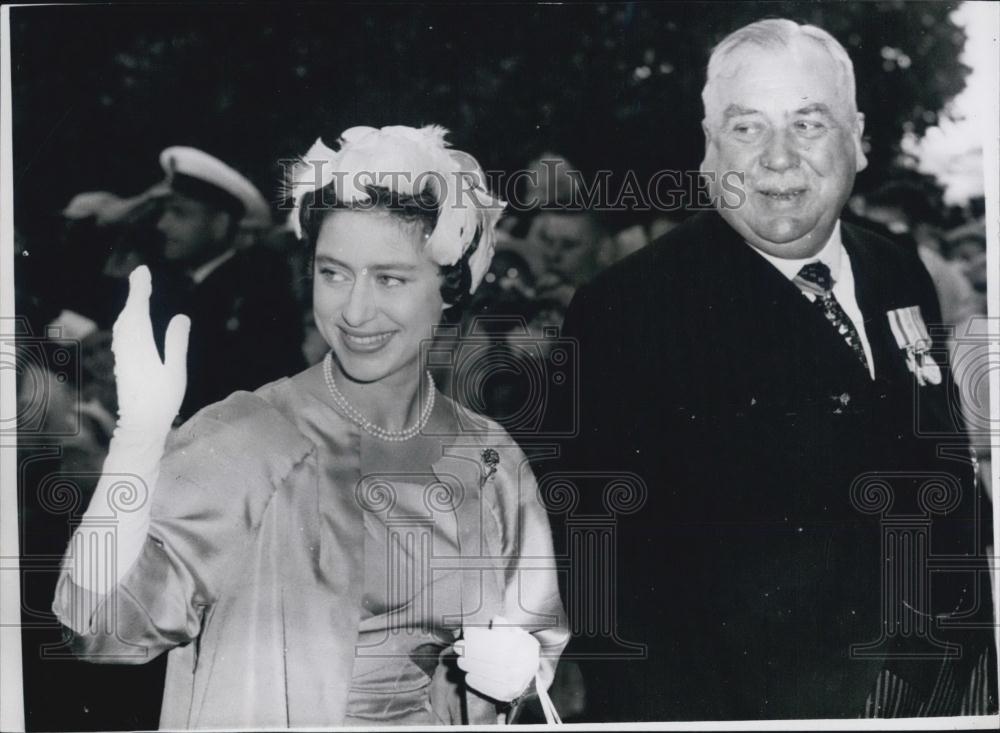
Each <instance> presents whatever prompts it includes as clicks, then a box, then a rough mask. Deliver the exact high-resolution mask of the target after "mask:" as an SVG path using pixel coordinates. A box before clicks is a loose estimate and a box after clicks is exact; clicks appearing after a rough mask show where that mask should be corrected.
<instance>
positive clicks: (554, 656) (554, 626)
mask: <svg viewBox="0 0 1000 733" xmlns="http://www.w3.org/2000/svg"><path fill="white" fill-rule="evenodd" d="M507 440H508V442H509V446H510V447H505V448H498V450H499V451H500V452H501V458H500V463H499V466H498V469H497V474H496V481H495V482H494V483H495V488H496V511H497V512H498V513H499V515H500V516H499V519H500V525H501V534H502V538H501V539H502V552H503V555H504V557H505V558H506V559H507V570H506V574H505V582H504V598H503V602H504V617H505V618H506V619H507V620H508V621H509V622H510V623H512V624H516V625H518V626H521V627H523V628H525V629H527V630H528V631H530V632H531V633H532V634H534V636H535V638H536V639H538V642H539V643H540V644H541V666H540V669H539V677H540V680H541V682H542V683H543V684H544V685H545V687H546V688H548V687H549V685H551V684H552V680H553V678H554V677H555V669H556V665H557V664H558V662H559V655H560V654H561V653H562V650H563V649H564V648H565V646H566V644H567V643H568V641H569V628H568V625H567V621H566V612H565V610H564V608H563V603H562V599H561V598H560V595H559V587H558V583H557V574H556V565H557V558H556V555H555V551H554V550H553V546H552V531H551V528H550V526H549V519H548V514H547V513H546V511H545V508H544V506H543V505H542V503H541V501H540V500H539V496H538V486H537V483H536V481H535V475H534V473H533V472H532V470H531V466H530V464H529V462H528V459H527V457H526V456H525V454H524V453H523V451H521V449H520V448H518V447H517V446H516V445H514V442H513V440H512V439H510V438H509V437H508V438H507Z"/></svg>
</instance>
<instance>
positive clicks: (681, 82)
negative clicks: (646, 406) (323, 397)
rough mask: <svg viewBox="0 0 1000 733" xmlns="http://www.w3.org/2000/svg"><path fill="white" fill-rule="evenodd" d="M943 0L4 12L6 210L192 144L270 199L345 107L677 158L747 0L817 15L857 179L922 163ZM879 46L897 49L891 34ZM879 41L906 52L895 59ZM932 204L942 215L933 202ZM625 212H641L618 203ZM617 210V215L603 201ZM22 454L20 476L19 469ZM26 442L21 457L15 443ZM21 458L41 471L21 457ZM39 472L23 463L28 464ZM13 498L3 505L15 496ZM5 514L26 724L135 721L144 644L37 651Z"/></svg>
mask: <svg viewBox="0 0 1000 733" xmlns="http://www.w3.org/2000/svg"><path fill="white" fill-rule="evenodd" d="M956 5H957V3H931V2H927V3H924V2H919V3H904V2H836V3H826V2H822V3H817V2H808V3H806V2H797V3H795V2H776V3H738V4H733V3H720V2H713V3H677V4H670V5H667V4H655V3H622V4H613V3H592V4H586V5H575V6H555V5H547V6H533V5H517V4H505V5H495V4H477V5H474V6H469V5H463V6H454V5H409V4H407V5H402V4H382V5H370V4H369V5H364V6H362V5H353V6H337V7H334V6H331V5H295V6H290V5H281V6H277V5H273V6H266V5H265V6H259V5H255V6H246V5H198V6H194V5H180V4H171V5H116V6H96V5H94V6H78V7H38V8H34V7H28V8H14V9H12V11H11V48H12V62H13V63H12V71H13V78H12V82H13V109H12V112H13V120H14V135H13V151H14V160H13V168H14V170H13V173H14V186H15V191H14V199H15V211H14V217H15V221H14V223H15V227H16V229H17V232H18V235H19V237H20V238H21V239H22V240H23V241H24V243H25V244H26V248H27V249H28V250H29V251H30V250H37V249H39V248H45V247H48V246H54V245H53V243H52V242H50V240H49V239H48V233H49V231H50V229H51V226H52V225H53V222H54V221H55V220H57V217H56V214H57V213H58V212H59V211H60V210H61V209H62V208H63V207H64V206H65V205H66V203H67V202H68V201H69V199H70V198H71V197H72V196H73V195H75V194H76V193H79V192H81V191H86V190H98V189H103V190H108V191H113V192H115V193H118V194H121V195H131V194H135V193H138V192H140V191H142V190H144V189H145V188H147V187H148V186H149V185H150V184H152V183H153V182H154V181H156V180H158V179H160V178H161V176H162V171H161V169H160V167H159V164H158V153H159V151H160V150H161V149H163V148H164V147H166V146H168V145H175V144H184V145H193V146H196V147H199V148H203V149H205V150H207V151H209V152H211V153H212V154H214V155H216V156H218V157H220V158H222V159H224V160H226V161H227V162H229V163H231V164H232V165H233V166H234V167H236V168H238V169H240V170H242V171H243V172H244V173H246V174H247V175H248V176H249V177H250V178H251V179H252V180H253V181H254V182H255V183H256V184H257V185H258V186H259V187H260V189H261V190H262V191H263V192H264V194H265V196H267V197H269V198H270V199H271V200H272V203H274V204H275V205H277V202H278V198H277V197H278V194H277V191H278V184H279V181H280V178H281V173H282V169H281V167H280V166H279V165H278V163H277V161H279V160H281V159H287V158H290V157H293V156H294V155H297V154H302V153H304V152H305V151H306V150H307V149H308V147H309V145H310V144H311V143H312V142H313V141H314V140H315V139H316V137H318V136H322V137H324V138H325V140H326V142H327V143H328V144H332V143H333V142H334V141H335V139H336V137H337V135H338V133H339V132H341V131H342V130H344V129H345V128H347V127H350V126H353V125H362V124H363V125H372V126H382V125H386V124H408V125H420V124H428V123H437V124H441V125H443V126H445V127H447V128H449V129H450V130H452V135H451V140H452V142H453V143H454V145H455V146H456V147H458V148H461V149H463V150H468V151H471V152H472V153H474V154H475V155H476V157H477V158H478V159H479V160H480V161H481V162H482V164H483V166H484V167H485V168H486V169H488V170H501V171H513V170H516V169H519V168H521V167H523V166H524V165H525V164H526V163H527V162H528V160H529V159H530V158H531V157H533V156H536V155H538V154H540V153H542V152H544V151H553V152H556V153H561V154H563V155H565V156H566V157H568V158H569V160H570V161H572V162H573V163H574V164H575V165H576V166H578V167H579V168H580V169H582V170H583V171H584V173H585V174H588V173H589V174H593V173H594V172H595V171H597V170H599V169H607V170H610V171H612V173H613V176H614V180H615V181H618V182H620V181H621V180H622V179H623V177H624V176H625V175H626V173H628V172H630V171H631V172H634V174H635V175H636V176H637V177H638V180H640V181H643V180H645V179H646V178H647V177H648V176H650V175H651V174H652V173H653V172H654V171H657V170H661V169H674V170H693V169H695V168H697V166H698V164H699V162H700V160H701V156H702V151H703V145H702V133H701V127H700V122H701V117H702V107H701V98H700V93H701V87H702V84H703V82H704V68H705V65H706V63H707V60H708V54H709V51H710V49H711V47H712V46H713V44H715V43H716V42H717V41H719V40H721V38H722V37H723V36H725V35H726V34H727V33H729V32H730V31H732V30H734V29H735V28H737V27H739V26H741V25H744V24H745V23H748V22H751V21H753V20H757V19H760V18H763V17H767V16H783V17H789V18H792V19H794V20H798V21H801V22H811V23H815V24H817V25H820V26H822V27H823V28H825V29H827V30H828V31H830V32H831V33H832V34H833V35H834V36H836V37H837V38H838V39H839V40H840V41H841V42H842V43H843V44H844V46H845V47H846V48H847V50H848V52H849V53H850V55H851V57H852V59H853V61H854V64H855V73H856V77H857V80H858V105H859V108H860V109H861V110H862V111H863V112H865V113H866V115H867V125H866V131H865V137H866V144H867V146H868V151H867V154H868V159H869V168H868V170H867V171H865V172H864V173H862V174H861V176H860V177H859V178H858V181H857V186H856V188H857V190H858V191H861V192H865V191H868V190H871V189H873V188H875V187H877V186H878V185H879V184H880V183H882V182H884V181H886V180H890V179H899V178H911V179H913V178H917V179H922V183H924V184H925V185H926V186H927V188H928V190H930V191H932V192H933V194H934V197H935V200H936V202H937V206H939V207H940V208H941V209H942V211H944V206H943V203H942V202H941V197H940V193H941V191H940V188H939V187H937V186H936V184H934V183H933V182H931V181H929V180H927V179H925V178H923V177H921V176H920V175H919V174H916V173H915V172H913V171H912V169H911V168H908V166H909V165H911V164H912V161H907V160H906V159H905V157H902V156H901V155H900V150H899V141H900V139H901V137H902V135H903V133H904V132H905V131H913V132H916V133H918V134H919V133H921V132H922V131H923V130H924V129H926V128H927V127H928V126H929V125H932V124H934V123H935V122H936V121H937V118H938V115H939V114H941V113H942V110H943V109H944V107H945V105H946V103H947V101H948V100H949V99H950V98H952V97H953V96H954V95H956V94H957V93H958V92H960V91H961V90H962V88H963V86H964V79H965V76H966V75H967V73H968V69H967V68H965V67H964V66H962V65H961V64H960V63H959V61H958V56H959V54H960V52H961V49H962V46H963V44H964V41H965V35H964V32H963V31H962V30H961V29H959V28H957V27H956V26H955V25H954V24H952V23H951V22H950V21H949V20H948V15H949V13H950V12H951V11H952V10H953V9H954V8H955V7H956ZM892 49H895V50H892ZM899 53H902V54H905V56H906V57H908V59H909V64H908V65H907V64H905V63H903V64H901V63H899V61H898V59H899V58H900V56H899ZM945 213H946V212H945ZM615 216H616V217H617V220H616V223H617V224H620V225H621V226H625V225H627V224H628V223H631V222H632V221H634V220H638V219H641V218H642V217H643V216H646V214H643V213H642V212H634V211H633V212H622V213H620V214H617V215H615ZM612 218H615V217H612ZM26 450H28V452H27V453H26V454H25V456H23V457H22V462H21V467H22V475H21V486H22V491H27V492H30V491H32V489H33V487H34V486H36V482H35V481H34V480H33V479H32V474H31V471H32V468H31V466H32V465H36V466H40V465H41V464H39V463H38V462H37V461H36V462H35V463H32V460H31V459H30V455H35V454H37V453H38V452H39V451H40V450H41V451H42V452H44V449H41V448H40V447H39V446H35V447H32V448H30V450H29V449H26ZM29 454H30V455H29ZM39 471H42V469H41V468H39ZM39 475H41V474H39ZM28 499H31V497H27V496H22V505H24V504H25V503H27V504H31V505H35V504H36V503H37V502H35V501H34V500H32V501H28ZM42 514H43V515H44V516H41V515H39V516H35V517H33V518H29V517H26V516H22V529H23V531H22V548H21V549H22V555H23V560H22V565H23V566H24V567H26V568H28V567H31V566H32V563H34V562H35V561H37V563H36V564H38V565H39V566H40V567H41V568H42V569H43V570H44V572H42V573H39V574H28V573H26V574H25V576H24V577H25V586H24V599H25V604H26V609H28V610H26V612H25V621H26V623H28V622H30V626H29V627H26V628H25V631H24V634H25V636H24V662H25V667H24V682H25V698H26V721H27V726H28V729H29V730H67V729H134V728H155V727H156V725H157V721H158V713H159V697H160V693H161V690H162V660H159V661H158V662H157V663H154V664H151V665H145V666H140V667H109V666H94V665H89V664H85V663H81V662H77V661H75V660H73V659H72V658H60V659H49V658H46V659H43V658H42V656H41V651H40V649H41V646H42V645H43V644H57V643H58V641H59V636H60V635H59V630H58V626H57V625H55V620H54V618H53V617H52V616H51V614H50V613H48V609H49V607H50V605H51V598H52V588H53V585H54V581H55V573H54V572H53V571H52V567H53V565H52V562H56V563H57V562H58V558H59V557H60V556H61V554H62V552H63V551H64V549H65V542H66V538H67V537H68V535H69V528H68V526H67V524H66V520H65V518H64V517H63V516H57V513H53V514H48V513H45V512H43V513H42Z"/></svg>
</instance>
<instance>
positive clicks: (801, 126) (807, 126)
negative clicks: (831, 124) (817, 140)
mask: <svg viewBox="0 0 1000 733" xmlns="http://www.w3.org/2000/svg"><path fill="white" fill-rule="evenodd" d="M795 129H796V130H797V131H798V132H799V133H801V134H802V135H804V136H805V137H816V136H818V135H822V134H823V133H824V132H825V131H826V125H824V124H823V123H822V122H819V121H818V120H797V121H796V122H795Z"/></svg>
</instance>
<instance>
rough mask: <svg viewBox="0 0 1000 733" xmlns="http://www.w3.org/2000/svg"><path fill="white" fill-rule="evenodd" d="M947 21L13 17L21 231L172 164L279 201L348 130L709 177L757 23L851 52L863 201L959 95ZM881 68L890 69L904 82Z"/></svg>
mask: <svg viewBox="0 0 1000 733" xmlns="http://www.w3.org/2000/svg"><path fill="white" fill-rule="evenodd" d="M956 6H957V3H952V2H941V3H938V2H901V1H897V2H835V3H830V2H819V3H818V2H772V3H768V2H756V3H749V2H747V3H722V2H711V3H708V2H701V3H671V4H666V3H621V4H615V3H592V4H586V5H570V6H565V5H545V6H533V5H520V4H504V5H498V4H475V5H462V6H456V5H411V4H407V5H400V4H380V5H369V4H366V5H348V6H338V7H336V8H334V7H332V6H330V5H291V4H283V5H281V6H277V5H270V6H269V5H254V6H246V5H207V4H206V5H199V6H197V7H196V6H193V5H186V4H185V5H178V4H172V5H169V6H163V5H159V6H150V5H131V6H112V7H106V6H81V7H47V8H15V9H13V10H12V13H11V31H12V54H13V59H12V60H13V66H12V68H13V95H14V96H13V98H14V109H13V117H14V185H15V209H16V215H17V218H16V222H15V223H16V226H17V228H18V230H19V232H20V233H21V234H22V235H23V236H26V237H27V238H28V239H29V240H30V239H31V234H32V232H33V228H34V225H36V224H37V223H38V221H39V217H40V216H42V215H44V214H46V213H51V212H53V211H58V210H59V209H61V208H62V207H63V206H64V205H65V203H66V202H67V201H68V200H69V198H70V197H71V196H72V195H74V194H75V193H78V192H80V191H83V190H95V189H103V190H109V191H113V192H115V193H118V194H120V195H130V194H134V193H138V192H139V191H141V190H143V189H145V188H146V187H147V186H148V185H150V184H151V183H152V182H153V181H155V180H157V179H159V178H160V177H161V171H160V168H159V165H158V162H157V155H158V153H159V151H160V150H161V149H163V148H164V147H166V146H168V145H173V144H187V145H194V146H196V147H200V148H203V149H205V150H207V151H209V152H211V153H213V154H215V155H216V156H218V157H220V158H222V159H224V160H226V161H228V162H230V163H231V164H232V165H234V166H235V167H237V168H238V169H240V170H242V171H243V172H244V173H246V174H247V175H248V176H249V177H250V178H251V180H253V181H254V182H255V183H257V185H258V187H259V188H260V189H261V190H262V191H263V192H264V195H265V196H266V197H270V198H271V199H272V200H277V188H278V182H279V180H280V178H281V173H282V171H281V168H280V167H279V166H278V164H277V161H278V160H279V159H283V158H284V159H287V158H290V157H293V156H295V155H299V154H302V153H304V152H305V151H306V150H307V149H308V147H309V145H310V144H311V143H312V142H313V141H314V140H315V139H316V137H318V136H323V137H324V138H325V139H326V141H327V142H328V144H333V142H334V141H335V140H336V136H337V135H338V134H339V133H340V132H341V131H342V130H344V129H346V128H347V127H350V126H353V125H360V124H365V125H372V126H382V125H386V124H408V125H420V124H427V123H431V122H433V123H437V124H441V125H443V126H445V127H447V128H448V129H450V130H451V131H452V136H451V139H452V141H453V143H454V144H455V146H456V147H458V148H461V149H463V150H469V151H473V152H474V154H475V155H476V156H477V157H478V158H479V160H480V161H481V162H482V164H483V166H484V168H486V169H488V170H506V171H512V170H516V169H518V168H520V167H523V166H524V165H525V164H526V163H527V161H528V160H529V159H530V157H531V156H532V155H537V154H539V153H541V152H543V151H545V150H552V151H553V152H557V153H561V154H563V155H565V156H566V157H568V158H569V160H570V161H572V162H573V163H574V164H575V165H576V166H578V167H579V168H581V169H582V170H583V171H584V172H590V173H592V172H593V171H595V170H597V169H609V170H611V171H612V172H613V173H614V174H615V175H616V176H617V180H619V181H620V180H621V176H623V175H624V172H625V171H628V170H632V171H635V172H636V174H637V175H638V177H639V180H640V181H644V180H646V179H647V178H648V176H649V175H651V173H652V172H654V171H656V170H660V169H664V168H668V169H676V170H692V169H695V168H696V167H697V165H698V163H699V162H700V160H701V154H702V133H701V127H700V122H701V117H702V107H701V97H700V93H701V87H702V84H703V82H704V68H705V65H706V63H707V60H708V54H709V51H710V49H711V47H712V45H713V44H715V43H716V42H718V41H719V40H720V39H721V38H722V37H723V36H725V35H726V34H727V33H729V32H730V31H732V30H733V29H735V28H737V27H739V26H741V25H743V24H745V23H747V22H750V21H753V20H756V19H760V18H762V17H765V16H784V17H789V18H792V19H794V20H798V21H802V22H812V23H816V24H818V25H820V26H821V27H823V28H826V29H827V30H828V31H830V32H831V33H832V34H833V35H834V36H835V37H837V38H838V39H839V40H840V41H841V42H842V43H843V44H844V46H845V47H846V48H847V50H848V52H849V53H850V55H851V57H852V59H853V61H854V64H855V72H856V76H857V79H858V104H859V107H860V109H861V110H862V111H863V112H865V114H866V115H867V125H866V130H865V136H866V141H867V143H868V145H869V148H870V149H869V151H868V158H869V161H870V166H869V168H868V170H867V171H865V172H864V173H862V174H861V176H860V178H859V180H858V184H857V188H858V190H859V191H862V192H863V191H865V190H868V189H870V188H873V187H874V186H876V185H878V183H879V182H880V181H884V180H885V179H886V178H887V176H888V175H889V173H890V172H891V171H893V169H896V168H898V167H899V166H900V163H901V162H902V163H905V161H899V160H898V156H899V141H900V138H901V137H902V135H903V133H904V131H906V130H912V131H915V132H916V133H918V134H919V133H920V132H922V131H923V130H924V129H926V127H927V126H929V125H932V124H934V123H935V122H936V120H937V115H938V114H939V113H940V112H941V110H942V108H943V107H944V104H945V102H946V101H947V100H948V99H950V98H951V97H953V96H954V95H956V94H957V93H958V92H959V91H961V89H962V88H963V86H964V78H965V75H966V74H967V73H968V69H967V68H966V67H964V66H963V65H961V64H960V63H959V61H958V55H959V53H960V51H961V49H962V46H963V44H964V40H965V34H964V32H963V31H962V30H961V29H960V28H958V27H956V26H955V25H954V24H953V23H951V22H950V21H949V20H948V14H949V13H950V12H951V11H952V10H953V9H954V8H955V7H956ZM886 49H898V50H899V51H901V52H903V53H905V55H906V56H907V57H908V58H909V61H910V63H909V65H908V66H906V67H905V68H904V66H903V65H901V64H899V63H897V62H896V60H895V58H893V57H892V53H891V52H890V53H889V56H890V57H889V58H886V51H885V50H886Z"/></svg>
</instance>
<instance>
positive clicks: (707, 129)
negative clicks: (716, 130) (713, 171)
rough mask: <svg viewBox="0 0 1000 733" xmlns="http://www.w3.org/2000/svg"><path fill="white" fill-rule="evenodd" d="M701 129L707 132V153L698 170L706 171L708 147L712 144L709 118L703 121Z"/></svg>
mask: <svg viewBox="0 0 1000 733" xmlns="http://www.w3.org/2000/svg"><path fill="white" fill-rule="evenodd" d="M701 131H702V132H703V133H704V134H705V155H704V157H702V159H701V166H700V167H699V168H698V170H699V171H701V172H704V171H705V170H706V167H705V166H706V165H707V163H708V149H709V148H710V147H711V145H712V128H710V127H709V126H708V120H707V119H705V120H702V121H701Z"/></svg>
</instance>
